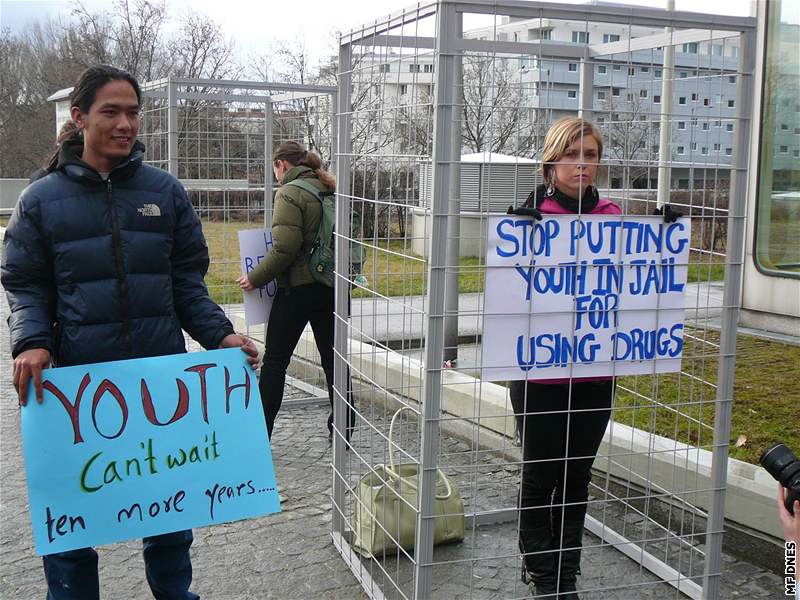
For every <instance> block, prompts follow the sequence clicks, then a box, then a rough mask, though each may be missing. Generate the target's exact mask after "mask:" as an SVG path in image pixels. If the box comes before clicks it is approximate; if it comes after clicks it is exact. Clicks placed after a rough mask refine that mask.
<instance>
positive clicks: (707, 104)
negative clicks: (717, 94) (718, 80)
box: [703, 98, 711, 106]
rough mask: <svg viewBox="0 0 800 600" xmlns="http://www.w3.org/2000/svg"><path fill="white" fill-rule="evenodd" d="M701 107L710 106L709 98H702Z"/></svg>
mask: <svg viewBox="0 0 800 600" xmlns="http://www.w3.org/2000/svg"><path fill="white" fill-rule="evenodd" d="M703 106H711V98H703Z"/></svg>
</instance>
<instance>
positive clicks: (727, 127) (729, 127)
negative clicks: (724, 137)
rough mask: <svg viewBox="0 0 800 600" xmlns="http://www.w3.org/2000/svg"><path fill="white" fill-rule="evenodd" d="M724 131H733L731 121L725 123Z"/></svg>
mask: <svg viewBox="0 0 800 600" xmlns="http://www.w3.org/2000/svg"><path fill="white" fill-rule="evenodd" d="M725 131H733V123H725Z"/></svg>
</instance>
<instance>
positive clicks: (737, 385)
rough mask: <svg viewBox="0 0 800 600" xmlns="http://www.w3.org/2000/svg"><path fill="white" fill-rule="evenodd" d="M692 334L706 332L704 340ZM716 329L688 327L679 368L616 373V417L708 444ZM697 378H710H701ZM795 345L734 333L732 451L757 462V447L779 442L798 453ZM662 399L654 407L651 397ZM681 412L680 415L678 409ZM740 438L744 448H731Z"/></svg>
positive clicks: (799, 350) (798, 359)
mask: <svg viewBox="0 0 800 600" xmlns="http://www.w3.org/2000/svg"><path fill="white" fill-rule="evenodd" d="M690 335H694V336H701V335H703V336H705V339H703V340H697V339H695V340H692V339H689V336H690ZM718 342H719V336H718V334H717V333H716V332H709V331H705V332H704V331H698V330H694V331H692V330H687V343H686V346H685V347H684V354H683V371H684V373H681V374H678V373H670V374H664V375H656V376H637V377H621V378H619V380H618V383H619V389H618V393H617V405H616V406H617V410H616V411H615V420H616V421H617V422H619V423H624V424H626V425H634V426H636V427H638V428H640V429H644V430H645V431H655V432H656V433H658V434H659V435H663V436H665V437H669V438H673V439H677V440H678V441H681V442H685V443H690V444H695V445H701V446H704V447H709V446H710V445H711V444H712V441H713V419H714V399H715V397H716V390H715V389H714V387H713V385H712V384H713V383H714V382H716V379H717V360H716V353H717V352H716V347H715V344H717V343H718ZM702 381H706V382H711V383H702ZM798 381H800V347H798V346H792V345H788V344H782V343H780V342H773V341H768V340H762V339H759V338H755V337H751V336H746V335H739V336H738V339H737V344H736V370H735V376H734V392H733V398H734V401H733V418H732V425H731V436H730V440H729V442H730V456H731V457H733V458H737V459H739V460H744V461H747V462H750V463H757V462H758V458H759V456H760V454H761V451H762V450H763V449H764V448H765V447H768V446H770V445H771V444H773V443H775V442H783V443H785V444H786V445H787V446H789V447H790V448H793V449H794V451H795V452H800V427H798V425H797V424H798V422H799V421H800V392H798ZM653 397H656V398H658V399H659V402H660V403H661V405H660V406H655V405H654V403H653V402H652V401H651V400H650V398H653ZM679 412H680V414H678V413H679ZM740 436H744V438H743V442H744V443H743V445H741V446H738V447H737V446H736V442H737V440H738V439H739V438H740Z"/></svg>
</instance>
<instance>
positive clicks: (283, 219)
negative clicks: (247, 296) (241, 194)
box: [247, 166, 328, 288]
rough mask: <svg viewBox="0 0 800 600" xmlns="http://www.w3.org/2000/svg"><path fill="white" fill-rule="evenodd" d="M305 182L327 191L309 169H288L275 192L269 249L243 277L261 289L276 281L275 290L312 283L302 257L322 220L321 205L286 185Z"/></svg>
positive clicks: (306, 193)
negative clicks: (297, 181) (303, 180)
mask: <svg viewBox="0 0 800 600" xmlns="http://www.w3.org/2000/svg"><path fill="white" fill-rule="evenodd" d="M298 178H303V179H308V180H309V181H310V183H312V184H313V185H315V186H316V187H318V188H319V190H320V191H321V192H324V191H328V188H327V187H326V186H325V184H323V183H322V182H321V181H320V180H319V179H318V178H317V176H316V175H315V174H314V171H312V170H311V169H310V168H308V167H305V166H299V167H292V168H291V169H289V170H288V171H287V172H286V174H285V175H284V176H283V181H281V184H282V185H281V188H280V189H279V190H278V191H277V192H275V202H274V204H273V206H274V210H273V212H272V249H271V250H270V251H269V253H267V256H266V258H264V260H262V261H261V263H259V265H258V266H257V267H256V268H255V269H253V270H252V271H250V273H248V275H247V278H248V279H249V280H250V283H252V284H253V285H254V286H255V287H261V286H263V285H265V284H267V283H268V282H270V281H272V280H273V279H275V278H277V280H278V287H282V288H290V287H297V286H299V285H306V284H309V283H314V281H315V280H314V278H313V277H312V276H311V271H310V270H309V268H308V262H307V260H306V254H307V252H308V250H309V249H310V248H311V246H312V245H313V244H314V239H315V238H316V237H317V230H318V229H319V223H320V220H321V219H322V204H320V202H319V200H317V199H316V198H315V197H314V196H313V195H312V194H310V193H308V192H307V191H305V190H304V189H301V188H298V187H295V186H292V185H286V184H287V183H289V182H290V181H292V180H293V179H298Z"/></svg>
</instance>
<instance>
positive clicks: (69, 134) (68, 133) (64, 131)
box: [44, 120, 81, 173]
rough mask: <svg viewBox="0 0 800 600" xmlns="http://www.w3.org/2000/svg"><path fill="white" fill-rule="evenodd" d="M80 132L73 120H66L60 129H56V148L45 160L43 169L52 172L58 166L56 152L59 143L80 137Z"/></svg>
mask: <svg viewBox="0 0 800 600" xmlns="http://www.w3.org/2000/svg"><path fill="white" fill-rule="evenodd" d="M80 135H81V133H80V130H79V129H78V126H77V125H76V124H75V121H72V120H70V121H66V122H65V123H64V124H63V125H62V126H61V129H59V130H58V136H57V137H56V150H55V152H53V154H52V156H50V159H49V160H48V161H47V164H45V166H44V170H45V171H47V172H48V173H52V172H53V171H55V170H56V167H57V166H58V154H59V153H60V152H61V145H62V144H63V143H64V142H65V141H66V140H71V139H72V138H76V137H80Z"/></svg>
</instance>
